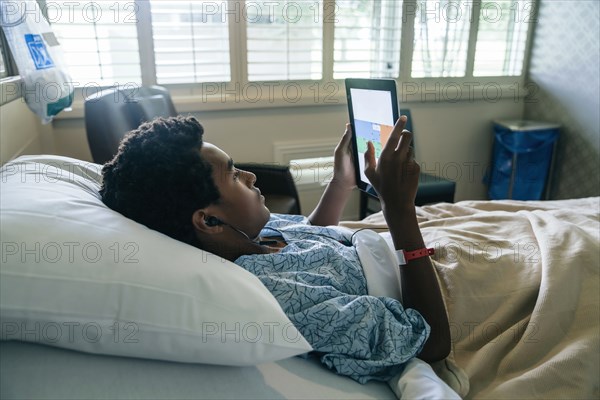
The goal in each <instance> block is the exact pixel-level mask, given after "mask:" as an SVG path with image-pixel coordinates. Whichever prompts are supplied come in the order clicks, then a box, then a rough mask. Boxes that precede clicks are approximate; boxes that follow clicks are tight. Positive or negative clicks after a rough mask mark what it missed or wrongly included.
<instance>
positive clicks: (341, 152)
mask: <svg viewBox="0 0 600 400" xmlns="http://www.w3.org/2000/svg"><path fill="white" fill-rule="evenodd" d="M351 138H352V130H351V128H350V124H346V131H345V132H344V136H342V139H341V140H340V142H339V143H338V145H337V147H336V148H335V152H334V165H333V178H332V179H331V182H329V184H328V185H327V188H325V192H323V195H322V196H321V199H320V200H319V203H318V204H317V206H316V207H315V209H314V211H313V212H312V213H311V214H310V216H309V217H308V220H309V221H310V223H311V224H312V225H320V226H327V225H337V224H338V223H339V222H340V217H341V216H342V212H343V211H344V207H345V206H346V203H347V202H348V198H349V197H350V194H351V193H352V190H353V189H354V188H355V187H356V178H355V176H354V166H353V164H352V144H351V142H350V139H351Z"/></svg>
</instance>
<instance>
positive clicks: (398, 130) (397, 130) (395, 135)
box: [381, 115, 406, 157]
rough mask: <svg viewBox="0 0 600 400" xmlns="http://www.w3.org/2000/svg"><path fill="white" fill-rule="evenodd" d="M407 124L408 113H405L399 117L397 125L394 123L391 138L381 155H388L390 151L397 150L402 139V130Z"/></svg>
mask: <svg viewBox="0 0 600 400" xmlns="http://www.w3.org/2000/svg"><path fill="white" fill-rule="evenodd" d="M405 126H406V115H403V116H401V117H400V118H399V119H398V121H397V122H396V125H394V129H393V130H392V133H391V134H390V138H389V139H388V141H387V143H386V144H385V146H384V147H383V150H382V151H381V157H383V156H387V154H388V153H393V152H394V151H396V148H397V147H398V142H399V141H400V137H401V136H402V131H403V130H404V127H405Z"/></svg>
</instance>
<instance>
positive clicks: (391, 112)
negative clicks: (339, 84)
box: [346, 79, 400, 197]
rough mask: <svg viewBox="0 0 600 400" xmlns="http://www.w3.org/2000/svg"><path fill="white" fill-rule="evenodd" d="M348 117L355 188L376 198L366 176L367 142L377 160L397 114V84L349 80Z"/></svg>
mask: <svg viewBox="0 0 600 400" xmlns="http://www.w3.org/2000/svg"><path fill="white" fill-rule="evenodd" d="M346 97H347V99H348V113H349V114H350V124H351V125H352V153H353V157H354V165H355V170H356V184H357V186H358V187H359V189H360V190H363V191H365V192H367V193H368V194H370V195H372V196H375V197H377V193H376V192H375V189H374V188H373V186H372V185H371V182H370V181H369V179H368V178H367V176H366V175H365V172H364V169H365V152H366V151H367V142H369V141H371V142H372V143H373V146H374V147H375V159H377V160H379V155H380V154H381V150H382V149H383V146H385V143H386V142H387V140H388V138H389V137H390V134H391V133H392V129H393V128H394V124H395V122H396V121H397V120H398V118H399V117H400V116H399V114H398V96H397V94H396V81H394V80H392V79H346Z"/></svg>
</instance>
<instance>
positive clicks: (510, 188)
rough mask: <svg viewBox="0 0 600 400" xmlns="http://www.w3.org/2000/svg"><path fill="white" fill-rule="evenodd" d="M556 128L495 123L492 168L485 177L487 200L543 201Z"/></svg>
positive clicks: (517, 123) (507, 122) (504, 122)
mask: <svg viewBox="0 0 600 400" xmlns="http://www.w3.org/2000/svg"><path fill="white" fill-rule="evenodd" d="M559 129H560V125H558V124H550V123H546V122H536V121H495V122H494V147H493V152H492V165H491V169H490V171H489V174H488V175H487V177H486V181H487V182H486V183H487V184H488V195H489V198H490V199H491V200H499V199H514V200H542V199H545V198H547V197H548V196H547V193H548V192H549V183H550V175H551V170H552V167H553V163H554V154H555V149H556V144H557V139H558V135H559Z"/></svg>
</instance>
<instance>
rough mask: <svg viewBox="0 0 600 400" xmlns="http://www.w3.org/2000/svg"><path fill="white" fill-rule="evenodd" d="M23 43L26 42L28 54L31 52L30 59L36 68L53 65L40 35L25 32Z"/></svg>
mask: <svg viewBox="0 0 600 400" xmlns="http://www.w3.org/2000/svg"><path fill="white" fill-rule="evenodd" d="M25 43H27V47H28V48H29V54H31V59H32V60H33V63H34V64H35V68H36V69H46V68H52V67H54V61H52V58H51V57H50V53H48V49H46V44H45V43H44V39H42V36H41V35H32V34H26V35H25Z"/></svg>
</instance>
